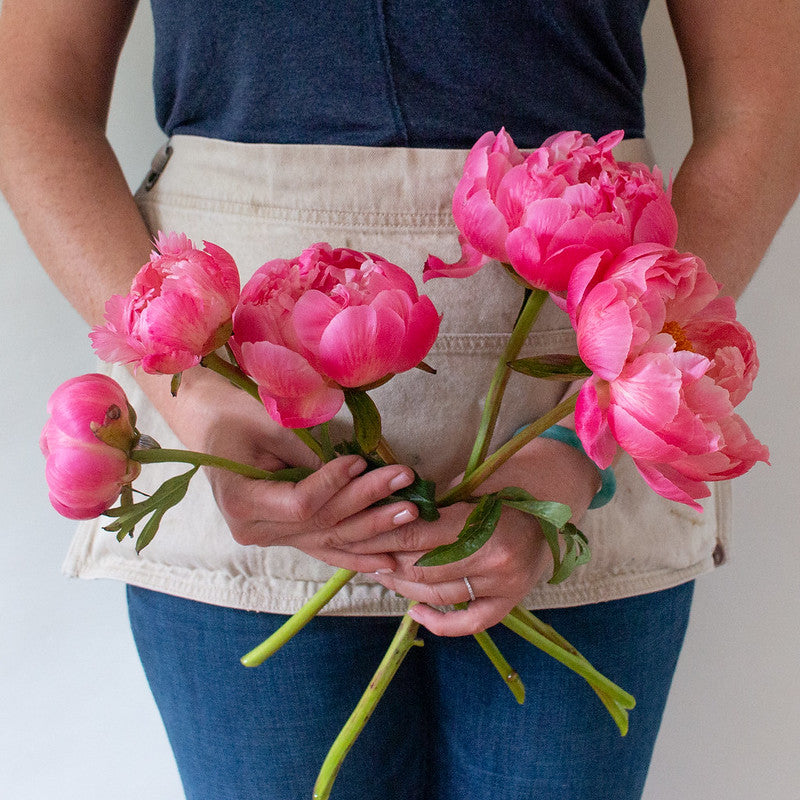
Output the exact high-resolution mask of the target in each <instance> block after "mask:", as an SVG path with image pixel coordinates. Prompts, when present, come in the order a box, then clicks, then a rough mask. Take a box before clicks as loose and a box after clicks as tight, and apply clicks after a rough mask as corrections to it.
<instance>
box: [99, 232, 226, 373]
mask: <svg viewBox="0 0 800 800" xmlns="http://www.w3.org/2000/svg"><path fill="white" fill-rule="evenodd" d="M203 244H204V248H205V249H204V250H198V249H197V248H195V247H194V246H193V244H192V242H191V241H190V240H189V239H188V238H187V237H186V236H184V235H183V234H179V233H170V234H164V233H159V235H158V237H157V239H156V250H157V252H153V254H152V255H151V256H150V261H149V262H148V263H147V264H145V265H144V266H143V267H142V268H141V270H139V272H138V274H137V275H136V277H135V278H134V279H133V284H132V285H131V290H130V292H129V293H128V295H127V296H124V297H123V296H122V295H114V296H113V297H111V298H110V299H109V300H108V302H107V303H106V312H105V318H106V324H105V325H104V326H102V327H96V328H94V329H93V331H92V333H91V334H90V338H91V340H92V345H93V346H94V349H95V351H96V352H97V354H98V355H99V356H100V358H102V359H103V360H104V361H112V362H119V363H123V364H135V365H136V366H141V368H142V369H143V370H144V371H145V372H150V373H165V374H173V373H177V372H181V371H183V370H185V369H188V368H189V367H193V366H195V365H196V364H198V363H199V361H200V359H201V358H202V357H203V356H204V355H207V354H208V353H210V352H212V351H214V350H216V349H217V348H218V347H221V346H222V345H223V344H225V342H226V341H227V340H228V337H229V336H230V333H231V316H232V314H233V309H234V307H235V306H236V301H237V299H238V297H239V273H238V271H237V269H236V264H235V263H234V261H233V259H232V258H231V256H230V255H229V254H228V253H226V252H225V251H224V250H223V249H222V248H221V247H217V246H216V245H214V244H211V243H210V242H204V243H203Z"/></svg>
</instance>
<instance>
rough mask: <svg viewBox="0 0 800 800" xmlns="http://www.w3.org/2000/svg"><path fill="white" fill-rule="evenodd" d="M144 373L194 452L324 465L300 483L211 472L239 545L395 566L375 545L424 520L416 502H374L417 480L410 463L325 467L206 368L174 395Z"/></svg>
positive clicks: (264, 463)
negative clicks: (375, 540)
mask: <svg viewBox="0 0 800 800" xmlns="http://www.w3.org/2000/svg"><path fill="white" fill-rule="evenodd" d="M137 379H138V380H139V382H140V384H142V386H143V388H144V389H145V391H146V392H147V393H148V394H149V396H150V397H151V399H152V400H153V401H154V402H155V404H156V407H157V408H158V409H159V411H161V413H162V415H164V417H165V418H166V419H167V421H168V423H169V424H170V426H171V427H172V428H173V430H174V431H175V433H176V434H177V435H178V437H179V438H180V439H181V440H182V442H183V443H184V445H185V446H186V447H188V448H189V449H191V450H198V451H201V452H206V453H211V454H213V455H217V456H222V457H224V458H229V459H232V460H234V461H239V462H242V463H246V464H251V465H253V466H256V467H260V468H261V469H265V470H269V471H275V470H279V469H284V468H286V467H292V466H303V467H308V468H311V469H313V470H314V472H312V473H311V475H309V476H308V477H307V478H305V479H303V480H301V481H299V482H298V483H290V482H288V481H262V480H254V479H252V478H245V477H243V476H241V475H237V474H235V473H233V472H229V471H228V470H224V469H220V468H208V469H207V470H206V474H207V476H208V480H209V482H210V484H211V488H212V491H213V493H214V498H215V500H216V502H217V505H218V506H219V509H220V511H221V513H222V516H223V517H224V519H225V521H226V523H227V524H228V527H229V528H230V531H231V535H232V536H233V538H234V539H235V540H236V541H237V542H238V543H239V544H243V545H258V546H262V547H266V546H270V545H286V546H291V547H295V548H297V549H298V550H302V551H303V552H304V553H307V554H308V555H310V556H313V557H314V558H317V559H319V560H321V561H324V562H326V563H327V564H330V565H331V566H334V567H341V568H344V569H351V570H355V571H357V572H367V573H369V572H376V571H378V570H390V569H393V568H394V566H395V560H394V558H393V557H392V556H391V555H389V554H388V553H382V552H375V548H374V547H370V546H369V545H368V544H367V542H368V541H369V540H370V539H371V538H373V537H374V536H377V535H379V534H382V533H386V532H388V531H392V530H396V529H397V528H398V527H400V526H402V525H404V524H406V523H408V522H411V521H413V520H415V519H416V518H417V516H418V510H417V508H416V506H415V505H414V504H413V503H410V502H407V501H399V502H395V503H389V504H387V505H381V506H377V507H374V508H372V507H371V506H372V505H373V503H376V502H377V501H380V500H383V499H385V498H386V497H389V496H390V495H392V494H393V493H394V492H396V491H398V490H399V489H402V488H404V487H406V486H408V485H409V484H410V483H411V482H412V481H413V479H414V474H413V471H412V470H411V469H410V468H409V467H406V466H403V465H400V464H393V465H390V466H385V467H381V468H380V469H376V470H371V471H369V472H365V470H366V466H367V465H366V462H365V461H364V459H363V458H361V457H360V456H341V457H339V458H336V459H334V460H333V461H330V462H328V463H327V464H321V463H320V461H319V459H318V458H317V456H316V455H315V454H314V453H313V452H312V451H311V450H310V449H309V448H308V447H307V446H306V445H305V444H304V443H303V442H302V441H301V440H300V439H299V438H298V437H297V435H296V434H295V433H293V432H292V431H291V430H289V429H286V428H283V427H281V426H280V425H278V423H276V422H274V421H273V420H272V419H271V418H270V417H269V416H268V414H267V412H266V410H265V408H264V407H263V405H261V403H259V402H258V401H257V400H255V399H254V398H252V397H251V396H250V395H248V394H246V393H245V392H243V391H242V390H241V389H238V388H235V387H234V386H232V385H231V384H229V383H228V382H227V381H226V380H224V379H222V378H221V377H220V376H219V375H216V374H215V373H213V372H211V371H210V370H206V369H203V368H202V367H197V368H195V369H193V370H190V371H188V372H187V373H184V378H183V380H182V383H181V388H180V390H179V392H178V395H177V397H172V396H171V395H170V394H169V391H168V384H169V378H166V377H164V376H148V375H143V374H141V373H140V374H139V375H137Z"/></svg>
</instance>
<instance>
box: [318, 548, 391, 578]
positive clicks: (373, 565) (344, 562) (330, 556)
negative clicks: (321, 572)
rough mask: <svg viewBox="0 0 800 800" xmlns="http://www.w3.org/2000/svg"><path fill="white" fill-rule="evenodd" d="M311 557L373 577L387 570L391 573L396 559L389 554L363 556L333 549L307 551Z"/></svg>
mask: <svg viewBox="0 0 800 800" xmlns="http://www.w3.org/2000/svg"><path fill="white" fill-rule="evenodd" d="M305 552H307V553H308V554H309V555H311V556H313V557H314V558H316V559H318V560H319V561H324V562H325V563H326V564H330V565H331V566H332V567H337V568H338V569H350V570H353V571H354V572H363V573H365V574H367V575H373V574H375V573H377V572H379V571H380V572H382V571H385V570H389V571H391V570H392V569H393V567H394V559H393V558H392V557H391V556H390V555H388V554H387V553H381V554H379V555H369V556H362V555H359V554H357V553H346V552H344V551H343V550H334V549H331V548H320V549H314V550H307V551H305Z"/></svg>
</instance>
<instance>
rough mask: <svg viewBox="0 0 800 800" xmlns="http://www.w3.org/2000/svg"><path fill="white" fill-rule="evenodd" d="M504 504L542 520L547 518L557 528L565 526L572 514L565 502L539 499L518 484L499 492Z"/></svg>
mask: <svg viewBox="0 0 800 800" xmlns="http://www.w3.org/2000/svg"><path fill="white" fill-rule="evenodd" d="M498 497H499V498H500V499H501V500H502V501H503V505H506V506H509V507H510V508H516V509H517V511H524V512H525V513H526V514H531V515H532V516H534V517H536V518H537V519H540V520H546V521H547V522H549V523H551V524H552V525H554V526H555V527H556V528H563V527H564V525H566V524H567V522H569V518H570V517H571V516H572V510H571V509H570V507H569V506H568V505H565V504H564V503H557V502H555V501H554V500H537V499H536V498H535V497H534V496H533V495H532V494H530V493H529V492H526V491H525V490H524V489H520V488H519V487H518V486H508V487H507V488H505V489H503V490H501V491H500V492H498Z"/></svg>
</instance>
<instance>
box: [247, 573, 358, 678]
mask: <svg viewBox="0 0 800 800" xmlns="http://www.w3.org/2000/svg"><path fill="white" fill-rule="evenodd" d="M355 574H356V573H355V572H353V571H351V570H349V569H338V570H336V572H335V573H334V575H333V577H332V578H330V579H329V580H328V581H327V583H325V585H324V586H323V587H322V588H321V589H320V590H319V591H318V592H317V593H316V594H315V595H314V596H313V597H312V598H311V599H310V600H308V601H306V603H305V604H304V605H303V607H302V608H301V609H300V610H299V611H298V612H297V613H295V614H293V615H292V616H291V617H290V618H289V619H288V620H287V621H286V622H284V624H283V625H281V627H280V628H278V630H277V631H275V633H273V634H272V636H270V637H269V638H268V639H265V640H264V641H263V642H262V643H261V644H260V645H258V647H254V648H253V649H252V650H251V651H250V652H249V653H247V654H246V655H244V656H242V658H241V662H242V664H244V665H245V666H246V667H257V666H258V665H259V664H263V663H264V661H266V660H267V659H268V658H269V657H270V656H271V655H272V654H273V653H275V652H276V651H277V650H279V649H280V648H281V647H283V645H285V644H286V642H288V641H289V639H291V638H292V637H293V636H294V635H295V634H297V633H299V632H300V631H301V630H302V629H303V628H304V627H305V626H306V625H307V624H308V623H309V622H310V621H311V620H312V619H313V618H314V616H315V615H316V614H317V613H318V612H319V611H320V610H321V609H322V608H323V607H324V606H325V605H327V603H328V602H329V601H330V600H331V598H332V597H333V596H334V595H335V594H336V593H337V592H338V591H339V590H340V589H341V588H342V587H343V586H344V585H345V584H346V583H347V582H348V581H349V580H350V579H351V578H352V577H353V576H354V575H355Z"/></svg>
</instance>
